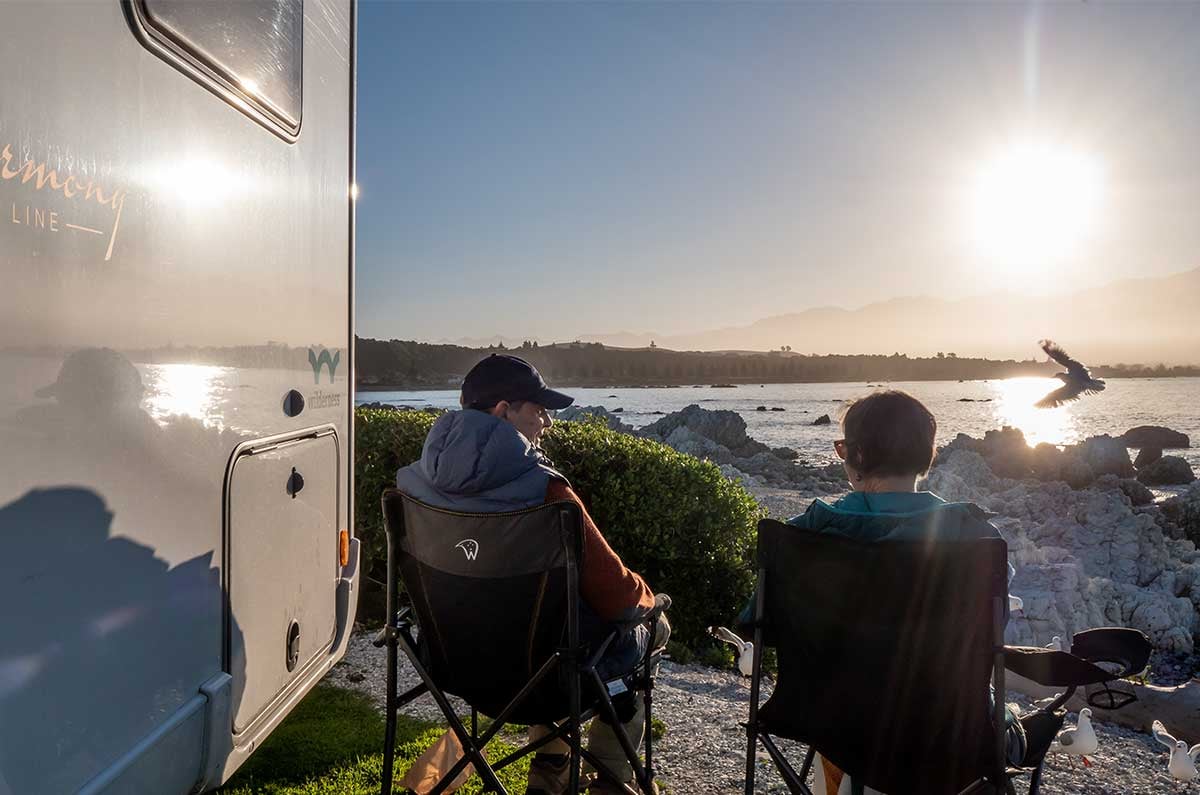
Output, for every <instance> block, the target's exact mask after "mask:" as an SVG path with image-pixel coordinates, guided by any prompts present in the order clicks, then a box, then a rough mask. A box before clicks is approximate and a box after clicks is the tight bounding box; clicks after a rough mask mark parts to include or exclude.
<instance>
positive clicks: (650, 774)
mask: <svg viewBox="0 0 1200 795" xmlns="http://www.w3.org/2000/svg"><path fill="white" fill-rule="evenodd" d="M651 631H652V632H653V630H651ZM651 640H652V641H653V635H651ZM651 645H653V643H651ZM643 686H644V687H645V689H644V690H643V691H642V704H643V708H644V709H645V710H646V715H645V718H646V726H645V728H644V729H643V732H644V735H645V738H646V739H645V742H646V777H645V781H643V782H642V791H643V792H645V793H646V795H650V793H652V792H653V791H654V790H653V789H651V787H652V786H653V783H654V742H653V740H654V737H653V735H654V720H653V717H654V712H653V708H654V697H653V696H652V695H651V691H652V690H653V689H654V680H653V679H651V678H650V677H649V676H647V677H646V681H645V682H643Z"/></svg>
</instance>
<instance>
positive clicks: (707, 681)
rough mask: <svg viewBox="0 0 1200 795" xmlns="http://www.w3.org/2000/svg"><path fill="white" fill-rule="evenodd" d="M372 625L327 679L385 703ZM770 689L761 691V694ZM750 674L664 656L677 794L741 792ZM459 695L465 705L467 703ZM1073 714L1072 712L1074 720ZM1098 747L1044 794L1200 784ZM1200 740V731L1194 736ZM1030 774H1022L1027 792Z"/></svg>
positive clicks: (1118, 747)
mask: <svg viewBox="0 0 1200 795" xmlns="http://www.w3.org/2000/svg"><path fill="white" fill-rule="evenodd" d="M372 637H373V633H367V632H359V633H357V634H356V635H355V636H354V637H353V638H351V640H350V647H349V649H348V650H347V652H346V657H345V659H344V660H343V661H342V662H341V663H340V664H339V665H338V666H337V667H335V668H334V669H333V670H332V671H331V672H330V673H329V675H328V677H327V681H328V682H329V683H331V684H334V685H338V686H341V687H347V688H351V689H354V690H358V691H360V692H362V693H365V694H367V695H368V696H370V697H371V699H372V700H373V701H374V702H375V704H376V705H377V706H378V707H379V708H380V709H381V710H382V708H383V704H384V692H385V684H384V683H385V667H386V666H385V662H386V660H385V654H384V651H383V650H382V649H376V648H375V647H374V646H372V645H371V638H372ZM416 681H417V679H416V674H415V673H414V672H413V670H412V669H411V667H409V666H408V664H407V660H406V659H405V658H404V657H403V655H402V656H401V666H400V688H401V692H403V690H404V689H406V688H408V687H411V686H412V685H413V684H415V683H416ZM765 695H766V693H765V692H764V697H765ZM749 698H750V687H749V680H748V679H745V678H743V677H741V676H739V675H737V674H736V673H733V672H730V671H722V670H717V669H713V668H707V667H704V666H699V665H678V664H675V663H672V662H669V661H668V662H665V663H664V664H663V667H662V670H661V672H660V674H659V678H658V684H657V687H656V688H655V691H654V705H655V706H654V715H655V717H656V718H658V719H660V720H661V721H663V723H664V724H666V727H667V732H666V735H665V736H664V737H663V738H662V739H661V740H659V741H658V743H657V744H656V745H655V752H656V758H655V765H656V767H657V768H658V778H659V779H660V781H662V782H664V783H665V784H666V790H667V791H668V792H671V793H678V794H679V795H691V794H692V793H695V794H696V795H701V794H702V793H703V794H707V793H734V792H740V791H741V788H742V782H743V770H744V764H745V763H744V761H743V760H744V759H745V750H746V735H745V730H744V729H742V727H741V726H740V725H739V722H740V721H743V720H745V718H746V710H747V704H748V702H749ZM455 701H456V706H457V707H458V708H459V709H460V711H461V712H466V707H465V705H463V704H462V702H458V701H457V700H455ZM403 711H404V712H406V713H408V714H410V715H413V716H415V717H420V718H425V719H427V720H436V721H440V720H441V718H442V716H441V713H440V712H439V711H438V709H437V705H436V704H434V702H433V699H432V698H430V697H429V696H427V695H426V696H422V697H421V698H418V699H417V700H416V701H414V702H413V703H411V704H409V705H408V706H407V707H406V708H405V709H404V710H403ZM1075 717H1076V716H1075V715H1071V716H1069V717H1068V719H1067V720H1068V725H1073V724H1074V720H1075ZM1095 726H1096V730H1097V734H1098V735H1099V737H1100V750H1099V751H1098V752H1097V753H1096V754H1095V756H1094V757H1093V758H1092V761H1093V762H1094V764H1093V766H1092V767H1091V768H1085V767H1084V766H1083V764H1082V763H1081V762H1080V761H1079V760H1078V759H1074V758H1071V757H1067V756H1066V755H1064V754H1061V753H1056V752H1051V753H1050V755H1049V756H1048V757H1047V762H1046V770H1045V772H1044V774H1043V778H1042V792H1044V793H1046V794H1047V795H1100V794H1101V793H1104V794H1105V795H1108V794H1110V793H1111V794H1112V795H1126V794H1128V795H1150V793H1155V795H1159V794H1160V793H1183V792H1200V787H1196V786H1194V785H1176V784H1175V783H1174V782H1173V781H1172V779H1171V778H1170V776H1168V774H1167V753H1166V749H1165V748H1163V747H1162V746H1160V745H1158V744H1157V743H1156V742H1155V741H1154V739H1153V738H1152V737H1150V736H1149V735H1147V734H1143V733H1141V732H1136V731H1131V730H1129V729H1124V728H1121V727H1118V726H1113V725H1109V724H1106V723H1102V722H1100V721H1095ZM1189 739H1190V740H1200V738H1189ZM757 764H758V774H757V777H756V778H757V786H756V790H755V791H756V792H765V793H783V792H786V791H787V789H786V787H784V785H783V782H782V781H781V780H780V778H779V777H778V775H775V774H774V773H773V770H772V768H771V765H770V763H769V760H767V759H766V758H765V752H760V753H759V755H758V761H757ZM1027 780H1028V779H1027V777H1026V778H1023V779H1019V780H1018V781H1019V784H1018V791H1020V792H1024V791H1025V786H1023V784H1024V783H1025V782H1027Z"/></svg>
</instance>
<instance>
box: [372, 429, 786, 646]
mask: <svg viewBox="0 0 1200 795" xmlns="http://www.w3.org/2000/svg"><path fill="white" fill-rule="evenodd" d="M434 419H435V417H434V416H433V415H431V414H427V413H424V412H416V411H393V410H390V409H358V410H357V412H356V422H357V425H356V430H355V440H356V444H357V459H358V460H357V463H356V466H357V469H356V478H357V480H356V485H355V494H356V502H357V512H358V517H357V532H358V534H359V538H360V539H361V540H362V544H363V549H364V554H365V555H366V556H367V557H368V560H370V561H371V562H372V563H371V568H370V569H368V570H369V571H372V570H373V571H375V572H376V574H375V575H374V576H375V577H377V578H378V579H382V576H383V568H384V566H383V561H384V560H385V557H386V550H387V545H386V540H385V538H384V531H383V526H382V525H383V520H382V516H381V514H380V509H379V495H380V494H381V493H382V491H383V489H385V488H387V487H389V486H391V485H392V484H393V483H394V482H395V475H396V470H397V469H398V468H399V467H401V466H404V465H405V464H408V463H411V462H412V461H415V460H417V458H419V457H420V453H421V445H422V442H423V440H424V438H425V435H426V434H427V433H428V431H429V428H430V427H431V426H432V425H433V421H434ZM543 446H544V447H545V449H546V452H547V454H548V455H549V456H550V458H551V459H552V460H553V461H554V464H555V466H556V467H557V468H558V469H559V470H560V471H561V472H562V473H563V474H564V475H566V476H567V478H569V479H570V481H571V484H572V486H573V487H574V488H575V490H576V492H578V494H579V495H580V497H582V498H583V501H584V504H585V505H586V506H587V508H588V512H589V513H590V514H591V516H592V518H593V519H594V520H595V522H596V525H597V526H598V527H599V528H600V531H601V532H602V533H603V534H604V537H605V538H606V539H607V540H608V543H609V544H610V545H611V546H612V547H613V549H615V550H616V551H617V554H619V555H620V556H621V558H622V560H624V561H625V564H626V565H627V566H629V567H630V568H631V569H633V570H634V571H636V572H639V573H640V574H642V576H644V577H645V578H646V581H647V582H649V583H650V586H651V587H652V588H654V590H655V591H658V592H661V593H667V594H670V595H671V598H672V599H673V600H674V607H673V608H672V609H671V612H670V618H671V624H672V627H673V634H672V639H673V640H675V641H676V642H677V644H678V645H682V646H686V647H692V648H700V647H702V646H706V645H708V640H707V637H706V635H705V628H706V627H707V626H709V625H711V624H725V623H728V622H729V621H731V620H732V619H733V617H734V616H736V614H737V612H738V610H739V609H740V608H741V605H742V603H743V602H744V601H745V600H746V599H747V598H748V597H749V595H750V592H751V590H752V589H753V587H754V574H753V570H752V569H753V564H752V560H753V550H754V540H755V527H756V525H757V522H758V520H759V519H760V518H762V516H763V515H764V512H763V510H762V509H761V508H759V507H758V505H757V504H756V503H755V502H754V499H753V498H752V497H751V496H750V494H749V493H747V492H746V490H745V489H744V488H742V486H741V485H739V484H736V483H733V482H731V481H729V480H727V479H726V478H725V477H723V476H722V475H721V472H720V470H719V469H717V467H716V465H714V464H712V463H711V462H708V461H701V460H700V459H697V458H694V457H692V456H689V455H685V454H683V453H679V452H676V451H675V450H672V449H671V448H669V447H667V446H666V445H663V444H660V443H658V442H652V441H650V440H647V439H641V438H638V437H634V436H629V435H627V434H623V433H618V432H616V431H611V430H609V429H608V428H607V427H605V426H604V424H603V423H602V422H598V421H591V422H560V423H556V424H555V425H554V427H552V428H551V429H550V430H549V431H548V432H547V434H546V437H545V439H544V441H543Z"/></svg>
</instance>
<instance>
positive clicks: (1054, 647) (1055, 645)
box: [1046, 635, 1063, 651]
mask: <svg viewBox="0 0 1200 795" xmlns="http://www.w3.org/2000/svg"><path fill="white" fill-rule="evenodd" d="M1046 648H1047V649H1050V650H1051V651H1062V650H1063V647H1062V638H1060V637H1059V636H1058V635H1055V636H1054V637H1053V638H1051V639H1050V642H1049V643H1047V644H1046Z"/></svg>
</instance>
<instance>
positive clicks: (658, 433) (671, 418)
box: [640, 403, 770, 455]
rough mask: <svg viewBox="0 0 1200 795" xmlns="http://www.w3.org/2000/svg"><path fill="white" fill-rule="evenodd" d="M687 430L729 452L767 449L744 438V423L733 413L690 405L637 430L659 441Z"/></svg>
mask: <svg viewBox="0 0 1200 795" xmlns="http://www.w3.org/2000/svg"><path fill="white" fill-rule="evenodd" d="M681 427H683V428H687V429H689V430H691V431H693V432H695V433H697V434H699V435H700V436H703V437H704V438H706V439H709V440H710V441H712V442H715V443H716V444H719V445H721V446H723V447H728V448H729V449H730V450H738V449H740V448H745V447H751V448H754V446H755V445H758V446H759V448H760V449H758V448H756V449H753V451H752V452H748V455H754V454H755V453H757V452H762V451H766V450H769V449H770V448H768V447H767V446H766V445H764V444H761V443H760V442H755V441H754V440H753V439H751V438H750V437H749V436H747V435H746V421H745V420H743V419H742V418H741V415H739V414H738V413H737V412H736V411H725V410H718V411H712V410H709V409H704V408H700V406H698V405H697V404H695V403H693V404H692V405H690V406H688V407H687V408H684V409H682V410H681V411H676V412H672V413H671V414H668V415H666V416H665V417H663V418H662V419H661V420H655V421H654V422H652V423H650V424H649V425H647V426H646V427H644V428H642V429H641V431H640V435H641V436H645V437H647V438H650V439H657V440H659V441H662V440H665V439H666V438H667V437H668V436H670V435H671V432H672V431H674V430H675V429H676V428H681Z"/></svg>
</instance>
